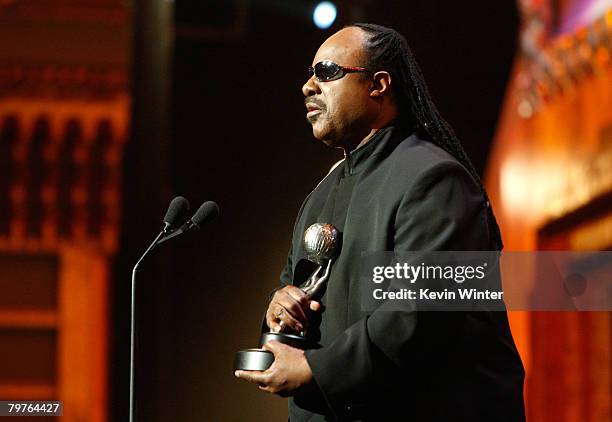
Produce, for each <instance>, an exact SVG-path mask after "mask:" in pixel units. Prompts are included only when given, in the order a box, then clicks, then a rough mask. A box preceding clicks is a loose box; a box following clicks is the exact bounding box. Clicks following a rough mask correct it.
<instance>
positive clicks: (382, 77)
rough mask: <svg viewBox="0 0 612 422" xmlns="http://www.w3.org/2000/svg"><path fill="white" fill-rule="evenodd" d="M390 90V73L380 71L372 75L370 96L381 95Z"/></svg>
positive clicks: (386, 93)
mask: <svg viewBox="0 0 612 422" xmlns="http://www.w3.org/2000/svg"><path fill="white" fill-rule="evenodd" d="M390 92H391V75H389V72H385V71H380V72H376V73H375V74H374V76H372V86H371V87H370V97H383V96H384V95H389V93H390Z"/></svg>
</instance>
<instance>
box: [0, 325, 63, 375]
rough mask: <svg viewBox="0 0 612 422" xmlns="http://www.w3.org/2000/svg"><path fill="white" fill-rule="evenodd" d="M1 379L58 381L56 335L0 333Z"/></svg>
mask: <svg viewBox="0 0 612 422" xmlns="http://www.w3.org/2000/svg"><path fill="white" fill-rule="evenodd" d="M0 344H1V345H2V347H0V380H2V382H4V383H6V382H13V381H14V382H17V383H19V382H36V383H46V384H53V383H55V381H56V379H57V365H56V333H55V331H48V330H44V331H41V330H34V331H32V330H27V331H26V330H10V329H4V330H0Z"/></svg>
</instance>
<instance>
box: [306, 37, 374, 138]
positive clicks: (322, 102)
mask: <svg viewBox="0 0 612 422" xmlns="http://www.w3.org/2000/svg"><path fill="white" fill-rule="evenodd" d="M364 41H365V35H364V33H363V31H362V30H361V29H359V28H355V27H350V28H345V29H342V30H341V31H339V32H336V33H335V34H334V35H332V36H331V37H329V38H328V39H327V40H326V41H325V42H324V43H323V44H322V45H321V47H319V50H318V51H317V54H316V55H315V57H314V59H313V61H312V65H313V66H314V65H315V64H316V63H318V62H320V61H323V60H330V61H332V62H334V63H337V64H339V65H341V66H353V67H362V66H363V65H364V63H365V55H364V51H363V45H364ZM370 87H371V81H370V78H369V74H368V73H345V74H344V76H343V77H341V78H340V79H336V80H332V81H327V82H321V81H318V80H317V79H316V77H315V76H314V75H313V76H312V77H311V78H310V79H308V81H306V83H305V84H304V86H303V87H302V93H303V94H304V96H305V97H306V98H305V103H306V108H307V110H308V111H307V114H306V118H307V119H308V121H309V122H310V124H311V125H312V132H313V134H314V136H315V138H317V139H319V140H321V141H323V142H325V144H326V145H328V146H331V147H342V148H348V149H352V148H353V147H355V146H356V145H357V144H358V143H359V142H360V141H361V140H362V139H363V138H365V137H366V136H367V135H368V134H369V132H370V127H369V123H370V122H371V119H372V100H371V98H370V96H369V91H370Z"/></svg>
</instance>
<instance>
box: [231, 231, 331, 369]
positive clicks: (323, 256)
mask: <svg viewBox="0 0 612 422" xmlns="http://www.w3.org/2000/svg"><path fill="white" fill-rule="evenodd" d="M304 249H305V251H306V256H307V258H308V260H309V261H311V262H313V263H315V264H317V268H316V269H315V270H314V271H313V272H312V274H311V275H310V277H308V279H307V280H306V281H305V282H304V283H302V284H301V285H300V286H299V288H300V289H301V290H302V291H303V292H304V293H306V295H307V297H308V298H309V299H316V298H317V296H318V295H319V294H320V293H321V292H322V291H323V289H324V287H325V284H326V282H327V279H328V278H329V273H330V269H331V266H332V263H333V261H334V259H335V258H336V256H338V253H339V250H340V233H339V232H338V230H337V229H336V228H335V227H334V226H332V225H331V224H326V223H315V224H313V225H312V226H310V227H308V229H306V231H305V232H304ZM271 340H275V341H278V342H279V343H284V344H286V345H288V346H291V347H295V348H298V349H302V350H306V349H312V348H315V347H318V345H317V344H316V343H315V342H313V341H312V340H310V339H308V338H307V337H306V333H305V332H301V333H296V334H290V333H281V332H279V333H274V332H267V333H263V334H262V335H261V338H260V340H259V346H260V347H261V346H263V345H264V344H266V343H267V342H269V341H271ZM272 362H274V355H273V354H272V352H269V351H267V350H264V349H246V350H241V351H240V352H238V353H236V358H235V359H234V370H236V369H242V370H247V371H264V370H266V369H268V368H269V367H270V365H272Z"/></svg>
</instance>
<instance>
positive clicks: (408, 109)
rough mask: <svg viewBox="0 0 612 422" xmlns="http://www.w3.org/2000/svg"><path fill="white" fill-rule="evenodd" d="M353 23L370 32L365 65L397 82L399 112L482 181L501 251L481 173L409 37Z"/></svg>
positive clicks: (396, 94) (491, 222)
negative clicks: (436, 99)
mask: <svg viewBox="0 0 612 422" xmlns="http://www.w3.org/2000/svg"><path fill="white" fill-rule="evenodd" d="M349 26H350V27H357V28H360V29H361V30H362V31H364V32H365V33H366V36H367V41H366V44H365V51H366V57H367V58H366V61H367V62H366V63H365V67H366V68H367V69H368V70H370V71H371V72H373V73H374V72H378V71H381V70H384V71H387V72H389V74H390V75H391V79H392V81H393V83H392V85H391V88H392V91H393V95H394V98H395V101H396V104H397V107H398V111H399V115H400V116H401V117H402V118H404V119H409V120H410V123H412V124H413V125H414V126H415V127H416V129H417V130H418V131H419V133H424V134H425V137H426V138H427V139H428V140H429V141H430V142H432V143H433V144H435V145H437V146H438V147H440V148H442V149H443V150H445V151H446V152H448V153H449V154H451V155H452V156H453V157H455V158H456V159H457V160H458V161H459V162H460V163H461V164H462V165H463V166H464V167H465V168H466V169H467V171H468V172H469V173H470V174H471V176H472V177H473V178H474V180H475V181H476V183H478V185H479V186H480V188H481V190H482V193H483V196H484V198H485V201H486V203H487V212H488V217H489V218H488V220H489V230H490V233H491V234H492V236H493V240H494V241H495V243H496V246H497V248H498V250H501V249H502V248H503V242H502V239H501V233H500V231H499V226H498V225H497V221H496V220H495V216H494V215H493V210H492V209H491V206H490V203H489V197H488V195H487V192H486V190H485V188H484V186H483V185H482V181H481V180H480V176H479V175H478V172H477V171H476V169H475V168H474V165H473V164H472V162H471V161H470V159H469V158H468V156H467V154H466V153H465V151H464V149H463V147H462V146H461V142H459V139H458V138H457V136H456V135H455V133H454V132H453V129H452V128H451V127H450V125H449V124H448V123H447V122H446V121H445V120H444V118H443V117H442V116H441V115H440V113H439V112H438V110H437V108H436V106H435V105H434V103H433V100H432V99H431V96H430V95H429V92H428V90H427V85H426V84H425V79H424V78H423V74H422V73H421V69H420V68H419V65H418V64H417V62H416V60H415V58H414V56H413V55H412V51H411V50H410V47H409V46H408V42H407V41H406V39H405V38H404V37H403V36H402V35H401V34H400V33H399V32H397V31H395V30H394V29H391V28H387V27H384V26H381V25H375V24H370V23H355V24H352V25H349Z"/></svg>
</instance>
